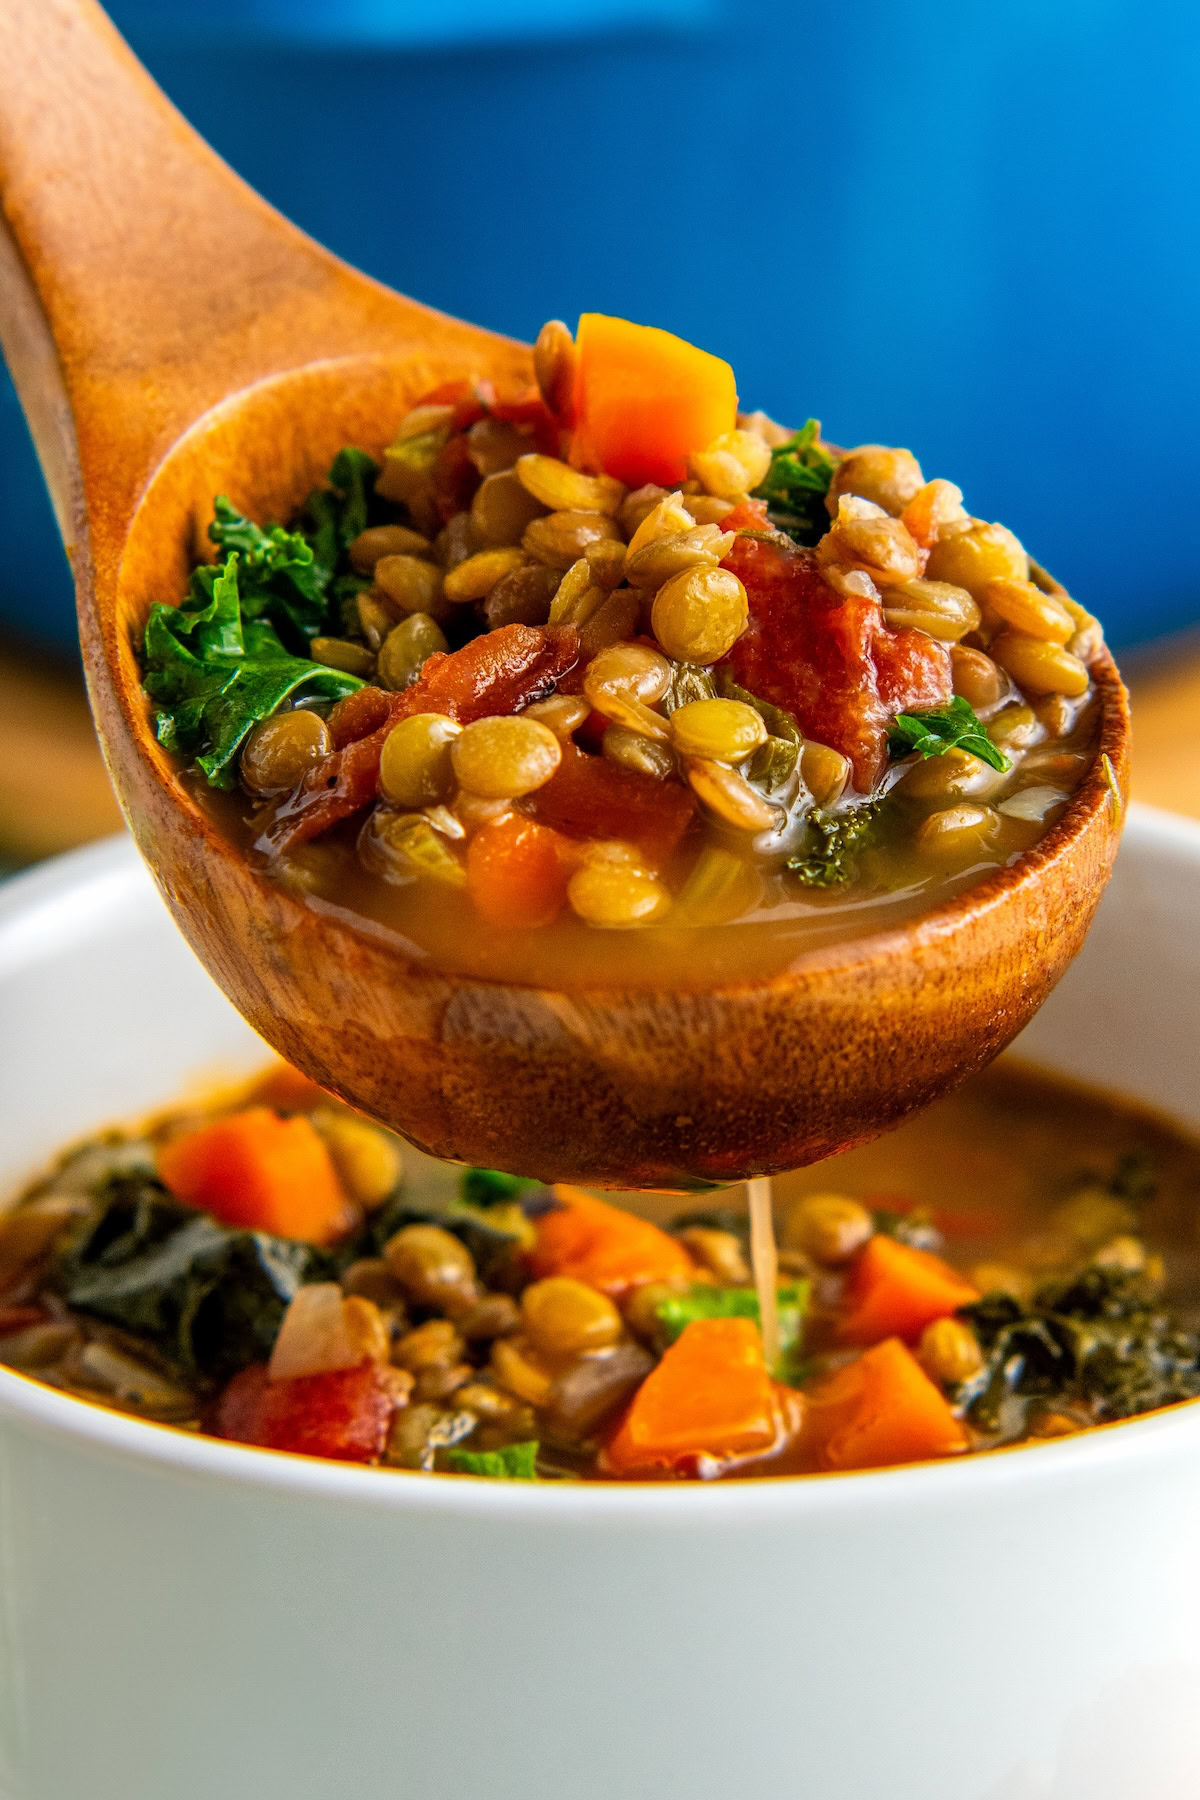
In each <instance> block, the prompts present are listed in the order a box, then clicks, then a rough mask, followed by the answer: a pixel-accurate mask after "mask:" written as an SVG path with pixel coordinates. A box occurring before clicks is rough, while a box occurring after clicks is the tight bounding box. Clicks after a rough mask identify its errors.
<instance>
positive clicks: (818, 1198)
mask: <svg viewBox="0 0 1200 1800" xmlns="http://www.w3.org/2000/svg"><path fill="white" fill-rule="evenodd" d="M874 1235H875V1221H874V1220H873V1219H872V1217H871V1215H870V1213H869V1212H868V1211H867V1209H866V1207H865V1206H863V1205H862V1204H861V1202H859V1201H858V1200H852V1199H851V1198H850V1196H849V1194H805V1195H804V1196H803V1198H802V1199H800V1200H797V1201H796V1203H795V1205H794V1206H793V1207H792V1209H791V1211H790V1212H789V1213H788V1216H787V1223H786V1225H785V1228H784V1234H783V1241H784V1244H785V1245H786V1247H787V1248H788V1249H789V1250H799V1251H802V1252H803V1254H804V1255H805V1256H811V1257H812V1259H813V1261H814V1262H818V1263H826V1264H828V1265H830V1266H831V1267H834V1268H836V1267H837V1266H838V1265H839V1264H841V1263H844V1262H849V1260H850V1258H851V1257H852V1256H854V1255H855V1253H856V1252H857V1251H859V1250H861V1249H862V1247H863V1245H864V1244H865V1243H866V1242H867V1239H868V1238H870V1237H873V1236H874Z"/></svg>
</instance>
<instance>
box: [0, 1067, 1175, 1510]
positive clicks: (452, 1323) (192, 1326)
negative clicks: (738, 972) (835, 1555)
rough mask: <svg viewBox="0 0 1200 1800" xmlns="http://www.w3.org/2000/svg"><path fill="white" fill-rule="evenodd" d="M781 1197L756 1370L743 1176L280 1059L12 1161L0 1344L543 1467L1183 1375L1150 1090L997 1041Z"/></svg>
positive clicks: (826, 1441)
mask: <svg viewBox="0 0 1200 1800" xmlns="http://www.w3.org/2000/svg"><path fill="white" fill-rule="evenodd" d="M401 1161H402V1162H403V1168H401ZM206 1209H207V1210H206ZM774 1210H775V1220H776V1228H777V1233H778V1238H779V1245H780V1249H779V1274H778V1284H779V1285H778V1288H777V1290H776V1302H777V1310H778V1323H779V1329H780V1339H779V1342H780V1352H779V1359H778V1361H777V1362H776V1363H775V1364H774V1365H773V1367H772V1368H771V1369H768V1368H767V1366H766V1364H765V1362H764V1358H763V1352H762V1349H761V1345H760V1342H759V1337H758V1324H757V1321H758V1317H759V1303H758V1298H757V1296H756V1293H755V1288H754V1285H753V1278H752V1275H751V1271H750V1254H749V1251H750V1242H749V1238H750V1233H749V1225H748V1219H747V1213H746V1205H745V1194H744V1191H743V1190H741V1189H732V1190H729V1191H728V1192H726V1193H720V1194H714V1195H712V1196H711V1197H710V1198H709V1199H708V1201H707V1202H706V1203H704V1204H696V1203H695V1202H691V1203H684V1202H681V1201H680V1199H679V1198H678V1197H674V1198H667V1197H665V1196H660V1195H652V1194H628V1195H608V1196H606V1197H605V1199H604V1200H603V1201H601V1200H598V1199H596V1198H595V1197H589V1196H587V1195H586V1194H584V1193H582V1192H581V1191H580V1190H574V1189H568V1188H560V1189H556V1190H553V1191H547V1190H544V1189H541V1188H539V1187H537V1185H536V1184H530V1183H528V1182H523V1181H520V1180H518V1179H516V1178H511V1177H506V1176H503V1175H499V1174H497V1173H495V1172H493V1171H479V1170H473V1171H466V1172H464V1171H462V1170H460V1169H457V1168H454V1167H451V1166H450V1165H447V1164H442V1163H438V1162H435V1161H434V1160H432V1159H430V1158H428V1157H425V1156H422V1155H421V1154H420V1153H418V1152H416V1151H413V1150H410V1149H408V1148H404V1149H403V1150H401V1148H400V1146H399V1145H398V1144H397V1143H396V1141H395V1140H394V1139H392V1138H391V1137H390V1135H389V1134H386V1133H384V1132H381V1131H380V1130H378V1129H377V1128H376V1127H374V1126H371V1125H368V1124H367V1123H366V1122H364V1121H362V1120H361V1119H360V1118H359V1117H358V1116H357V1115H355V1114H353V1113H351V1112H350V1111H349V1109H346V1108H343V1107H340V1106H336V1105H334V1104H332V1103H330V1102H329V1101H328V1099H327V1097H325V1096H323V1095H321V1093H320V1092H319V1090H317V1089H315V1088H313V1087H312V1085H311V1084H310V1083H307V1082H305V1081H304V1080H303V1079H302V1078H300V1077H298V1076H296V1075H294V1074H293V1073H292V1072H291V1071H287V1070H284V1069H282V1068H280V1069H278V1070H276V1071H273V1072H271V1073H269V1074H268V1076H267V1077H265V1078H264V1079H263V1080H261V1081H259V1082H256V1083H255V1084H253V1085H252V1087H250V1088H248V1089H245V1088H244V1089H241V1090H239V1091H238V1092H237V1093H236V1094H232V1095H227V1096H224V1097H222V1098H220V1099H217V1100H214V1101H213V1102H212V1103H211V1104H209V1105H207V1106H197V1105H196V1104H195V1103H192V1104H190V1105H189V1106H188V1107H187V1108H186V1109H182V1108H181V1109H178V1110H176V1111H175V1112H173V1113H168V1114H167V1115H164V1116H163V1117H161V1118H159V1119H157V1120H155V1121H151V1122H150V1124H149V1125H148V1126H147V1127H145V1128H144V1129H142V1130H140V1131H138V1132H133V1133H128V1132H114V1133H111V1134H108V1135H107V1136H105V1137H103V1138H98V1139H96V1140H94V1141H93V1142H90V1143H88V1144H86V1145H84V1146H81V1147H77V1148H76V1149H75V1150H74V1151H72V1152H70V1153H69V1154H68V1155H67V1156H66V1157H65V1158H64V1159H63V1162H62V1163H61V1164H60V1165H59V1167H58V1168H57V1169H56V1170H54V1171H52V1172H51V1173H50V1174H49V1175H48V1176H47V1177H45V1178H44V1179H43V1180H42V1181H40V1182H38V1183H36V1184H34V1186H33V1187H32V1188H31V1189H30V1190H29V1191H28V1192H27V1194H26V1195H25V1196H24V1197H23V1200H22V1201H21V1202H19V1203H18V1205H17V1206H16V1208H15V1209H14V1210H13V1211H11V1212H10V1213H9V1214H7V1215H6V1217H5V1219H4V1220H3V1222H0V1361H3V1362H5V1363H7V1364H8V1365H9V1366H11V1367H13V1368H17V1369H21V1370H23V1371H25V1372H27V1373H30V1374H32V1375H34V1376H36V1377H37V1378H39V1379H42V1380H45V1381H48V1382H50V1383H52V1384H53V1385H55V1386H58V1387H60V1388H63V1389H65V1390H66V1391H67V1392H70V1393H73V1394H76V1395H78V1396H79V1397H81V1398H85V1399H88V1400H91V1401H94V1402H97V1403H100V1404H105V1405H109V1406H117V1407H120V1408H122V1409H124V1410H127V1411H130V1412H133V1413H136V1414H140V1415H142V1416H146V1417H150V1418H154V1419H158V1420H160V1421H163V1422H167V1423H174V1424H180V1425H185V1426H188V1427H189V1428H191V1429H198V1430H203V1431H210V1432H215V1433H217V1434H218V1435H222V1436H226V1437H232V1438H235V1439H238V1440H239V1441H242V1442H248V1443H257V1444H262V1445H264V1446H265V1447H269V1448H275V1449H285V1450H293V1451H300V1452H304V1453H308V1454H316V1455H324V1456H330V1457H334V1458H337V1459H339V1460H349V1461H358V1462H373V1463H381V1464H382V1465H383V1466H385V1467H391V1468H394V1469H396V1470H397V1471H403V1470H410V1471H418V1472H419V1471H430V1472H443V1473H451V1474H453V1473H472V1474H482V1475H488V1476H501V1477H503V1476H509V1477H512V1476H519V1477H524V1478H532V1477H534V1476H535V1475H536V1476H538V1477H540V1478H542V1479H580V1478H582V1479H595V1478H601V1479H629V1480H647V1479H695V1478H704V1479H715V1478H726V1479H728V1478H765V1477H777V1476H780V1475H786V1474H801V1475H802V1474H809V1473H819V1472H826V1471H831V1470H833V1471H846V1470H850V1469H855V1468H872V1467H880V1466H886V1465H888V1464H891V1463H898V1462H906V1461H919V1460H929V1459H931V1458H937V1457H943V1456H944V1457H948V1458H950V1457H954V1456H956V1455H961V1454H980V1453H986V1452H987V1451H988V1450H990V1449H992V1448H995V1447H1000V1446H1002V1445H1008V1444H1012V1443H1020V1442H1035V1441H1037V1440H1039V1439H1043V1438H1049V1437H1055V1436H1062V1435H1064V1434H1069V1433H1072V1432H1075V1431H1080V1430H1085V1429H1087V1428H1088V1427H1089V1426H1090V1425H1093V1424H1099V1423H1104V1422H1108V1421H1110V1420H1113V1419H1118V1418H1122V1417H1128V1416H1132V1415H1133V1414H1135V1413H1138V1412H1142V1411H1146V1410H1149V1409H1151V1408H1153V1407H1155V1406H1158V1405H1162V1404H1168V1403H1170V1402H1172V1401H1178V1400H1183V1399H1188V1398H1191V1397H1193V1396H1195V1395H1200V1142H1197V1140H1196V1139H1194V1138H1192V1137H1190V1136H1189V1135H1187V1134H1185V1133H1183V1132H1181V1131H1179V1130H1177V1129H1176V1128H1175V1127H1174V1126H1173V1125H1171V1124H1170V1123H1169V1122H1168V1121H1166V1120H1163V1119H1161V1118H1158V1117H1157V1116H1155V1115H1154V1114H1152V1113H1151V1112H1149V1111H1147V1110H1146V1109H1144V1108H1141V1107H1138V1106H1133V1105H1127V1104H1125V1103H1124V1102H1121V1101H1119V1100H1114V1099H1113V1098H1111V1097H1109V1096H1105V1095H1101V1094H1095V1093H1092V1092H1088V1091H1085V1090H1083V1089H1080V1088H1078V1087H1075V1086H1073V1085H1071V1084H1068V1083H1064V1082H1061V1081H1058V1080H1055V1079H1052V1078H1050V1077H1047V1076H1045V1075H1043V1074H1041V1073H1039V1072H1037V1071H1036V1070H1032V1069H1028V1068H1024V1067H1022V1066H1020V1065H1017V1064H1013V1063H1011V1062H1004V1063H1002V1064H1001V1065H999V1066H996V1067H993V1068H992V1069H990V1070H988V1071H986V1072H985V1073H984V1074H982V1075H980V1076H977V1077H976V1078H975V1079H974V1080H972V1081H971V1082H969V1083H968V1084H967V1085H966V1086H965V1087H964V1088H963V1089H961V1090H960V1091H959V1092H958V1093H956V1094H954V1095H952V1096H950V1097H949V1098H948V1099H945V1100H943V1101H941V1102H939V1103H937V1104H936V1105H934V1106H932V1107H931V1108H930V1109H929V1110H928V1111H927V1112H926V1113H925V1114H924V1115H922V1116H921V1117H919V1118H918V1119H916V1120H913V1121H911V1122H910V1123H908V1124H907V1125H905V1126H903V1127H902V1128H901V1129H900V1130H898V1131H895V1132H893V1133H892V1134H891V1135H890V1136H888V1137H884V1138H881V1139H879V1140H877V1141H876V1142H875V1143H873V1144H870V1145H868V1146H865V1147H863V1148H861V1149H858V1150H854V1151H849V1152H847V1153H845V1154H844V1155H842V1156H839V1157H836V1158H833V1159H831V1160H829V1161H828V1162H826V1163H824V1164H822V1165H820V1166H817V1167H814V1168H810V1169H806V1170H803V1171H799V1172H797V1173H795V1174H792V1175H788V1176H783V1177H781V1178H778V1179H777V1180H776V1182H775V1190H774Z"/></svg>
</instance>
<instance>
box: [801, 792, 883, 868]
mask: <svg viewBox="0 0 1200 1800" xmlns="http://www.w3.org/2000/svg"><path fill="white" fill-rule="evenodd" d="M878 817H879V808H878V804H877V803H876V802H870V803H869V804H867V805H865V806H856V807H855V808H854V809H853V811H851V812H845V813H821V812H814V813H810V814H809V817H808V825H809V828H810V830H812V831H814V832H816V834H817V843H816V845H815V847H814V848H813V849H812V850H810V851H809V852H808V853H807V855H804V856H793V857H791V858H790V859H789V861H788V864H787V866H788V868H789V869H790V870H791V872H792V874H793V875H794V876H795V877H796V879H797V881H799V882H801V883H802V884H803V885H804V886H805V887H814V888H823V887H838V886H840V885H841V883H843V882H846V881H850V880H852V879H853V877H854V876H855V875H856V874H857V872H858V858H859V855H860V854H861V852H862V851H863V850H864V849H865V848H866V847H867V845H868V843H869V842H870V838H871V835H872V832H873V831H874V829H875V825H876V821H877V819H878Z"/></svg>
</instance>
